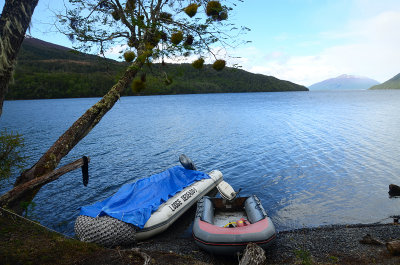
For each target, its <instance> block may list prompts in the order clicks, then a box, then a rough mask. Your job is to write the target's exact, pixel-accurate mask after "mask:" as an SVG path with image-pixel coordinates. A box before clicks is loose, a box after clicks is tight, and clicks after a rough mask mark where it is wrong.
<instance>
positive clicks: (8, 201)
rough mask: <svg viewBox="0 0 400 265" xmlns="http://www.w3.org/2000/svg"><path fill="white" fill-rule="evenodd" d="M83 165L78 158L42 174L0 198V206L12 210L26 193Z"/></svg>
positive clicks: (83, 160) (81, 160)
mask: <svg viewBox="0 0 400 265" xmlns="http://www.w3.org/2000/svg"><path fill="white" fill-rule="evenodd" d="M89 161H90V159H89V157H87V162H89ZM84 164H85V159H84V158H80V159H78V160H76V161H74V162H72V163H70V164H68V165H65V166H63V167H60V168H59V169H56V170H54V171H52V172H49V173H47V174H44V175H43V176H41V177H38V178H35V179H32V180H30V181H28V182H25V183H23V184H20V185H18V186H16V187H14V188H13V189H12V190H10V191H8V192H7V193H5V194H3V195H2V196H1V197H0V206H2V207H7V208H12V206H14V205H15V204H17V203H19V202H20V199H21V198H22V197H23V195H25V194H26V193H27V192H30V191H33V190H35V189H37V188H40V187H41V186H43V185H45V184H47V183H49V182H52V181H54V180H56V179H58V178H59V177H60V176H62V175H64V174H65V173H68V172H70V171H72V170H74V169H77V168H80V167H82V166H83V165H84Z"/></svg>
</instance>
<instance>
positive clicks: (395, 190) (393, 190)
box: [389, 184, 400, 196]
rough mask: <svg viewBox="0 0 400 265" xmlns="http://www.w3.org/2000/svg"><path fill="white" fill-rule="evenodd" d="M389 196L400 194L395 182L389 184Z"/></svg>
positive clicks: (399, 188)
mask: <svg viewBox="0 0 400 265" xmlns="http://www.w3.org/2000/svg"><path fill="white" fill-rule="evenodd" d="M389 196H400V187H399V186H397V185H395V184H390V185H389Z"/></svg>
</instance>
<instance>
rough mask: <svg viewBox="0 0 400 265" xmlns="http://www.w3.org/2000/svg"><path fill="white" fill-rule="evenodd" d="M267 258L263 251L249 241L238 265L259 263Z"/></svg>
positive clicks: (262, 262) (255, 264) (256, 264)
mask: <svg viewBox="0 0 400 265" xmlns="http://www.w3.org/2000/svg"><path fill="white" fill-rule="evenodd" d="M266 260H267V257H266V256H265V251H264V250H263V249H262V248H261V247H260V246H258V245H257V244H255V243H249V244H248V245H247V247H246V249H245V251H244V253H243V257H242V259H241V260H240V262H239V265H259V264H264V263H265V261H266Z"/></svg>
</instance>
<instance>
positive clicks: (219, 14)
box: [206, 1, 228, 21]
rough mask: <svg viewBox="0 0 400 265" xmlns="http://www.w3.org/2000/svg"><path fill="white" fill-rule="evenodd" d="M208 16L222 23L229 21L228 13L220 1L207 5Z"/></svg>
mask: <svg viewBox="0 0 400 265" xmlns="http://www.w3.org/2000/svg"><path fill="white" fill-rule="evenodd" d="M206 14H207V16H209V17H212V19H213V20H217V21H222V20H226V19H228V12H227V11H226V10H224V8H223V7H222V5H221V3H220V2H219V1H210V2H208V4H207V8H206Z"/></svg>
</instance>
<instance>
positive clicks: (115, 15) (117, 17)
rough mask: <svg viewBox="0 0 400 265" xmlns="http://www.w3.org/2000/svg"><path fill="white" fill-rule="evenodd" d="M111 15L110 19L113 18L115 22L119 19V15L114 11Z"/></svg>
mask: <svg viewBox="0 0 400 265" xmlns="http://www.w3.org/2000/svg"><path fill="white" fill-rule="evenodd" d="M111 15H112V17H113V18H114V19H115V20H117V21H118V20H120V19H121V17H120V15H119V13H118V11H117V10H114V11H113V12H112V13H111Z"/></svg>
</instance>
